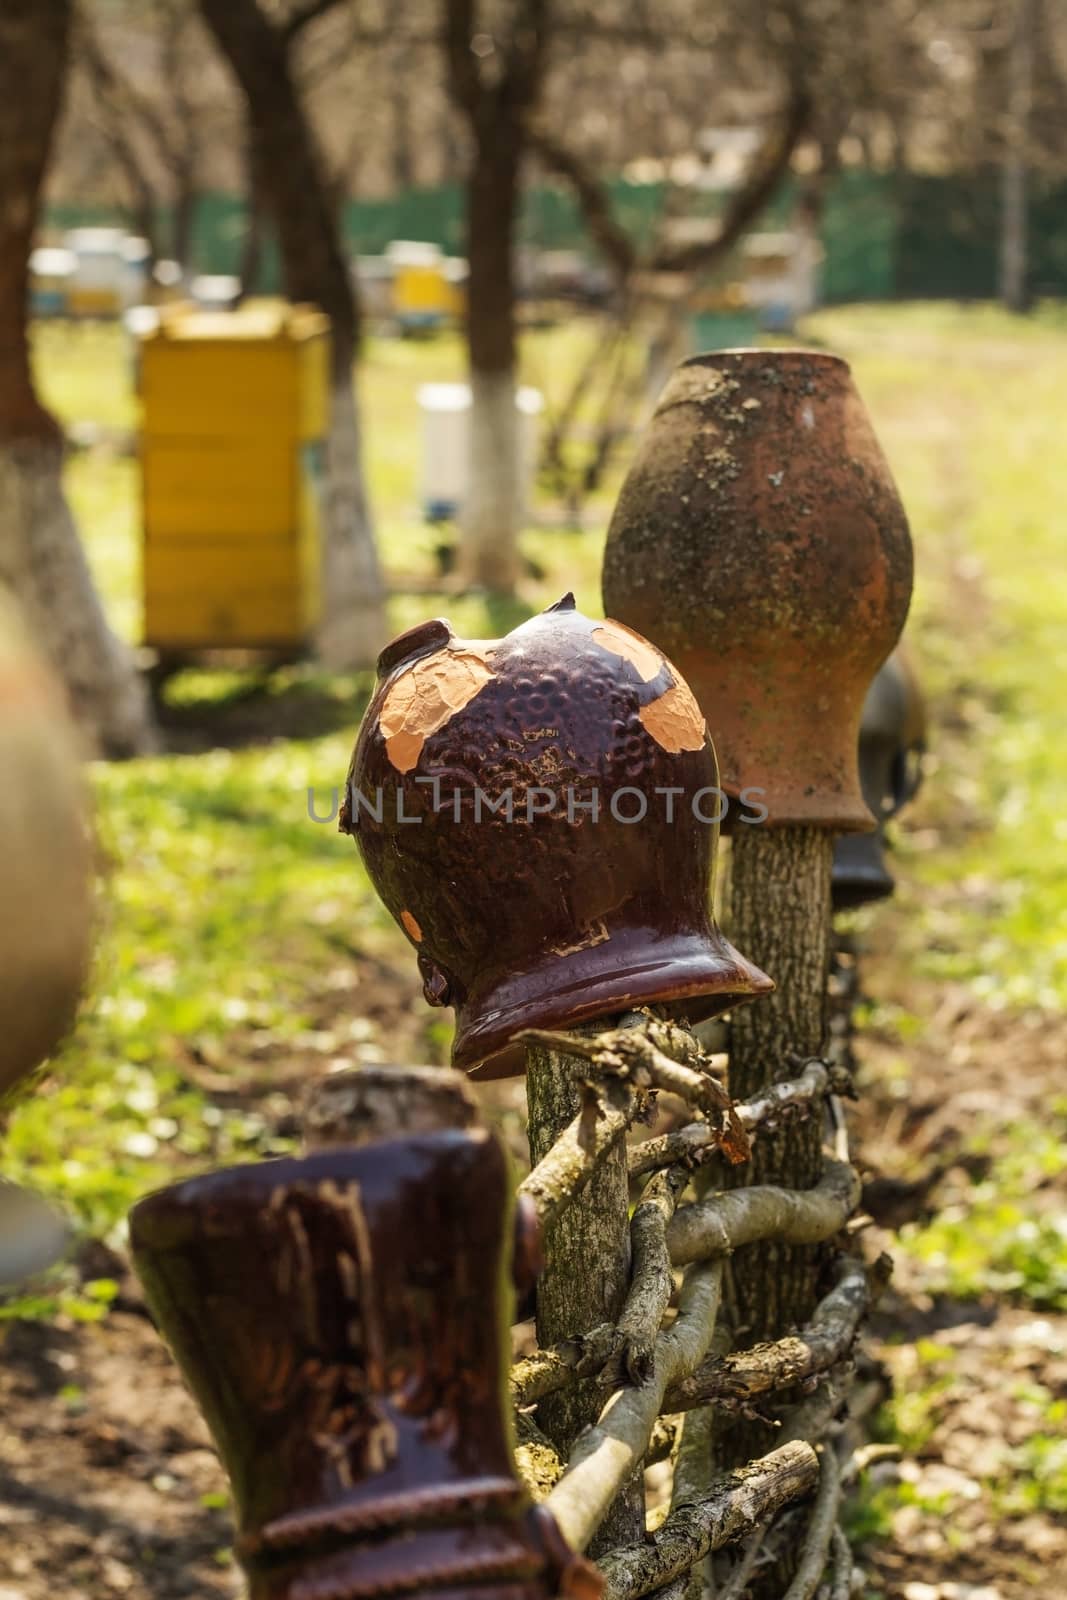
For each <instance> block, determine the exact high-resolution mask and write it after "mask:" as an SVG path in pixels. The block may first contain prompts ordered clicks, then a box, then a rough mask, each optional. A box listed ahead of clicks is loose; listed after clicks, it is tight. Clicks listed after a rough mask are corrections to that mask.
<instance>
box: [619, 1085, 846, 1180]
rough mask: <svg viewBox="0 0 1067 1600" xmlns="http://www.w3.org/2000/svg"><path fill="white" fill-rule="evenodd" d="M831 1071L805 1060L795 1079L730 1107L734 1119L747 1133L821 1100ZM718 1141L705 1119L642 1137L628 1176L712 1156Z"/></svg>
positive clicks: (633, 1152)
mask: <svg viewBox="0 0 1067 1600" xmlns="http://www.w3.org/2000/svg"><path fill="white" fill-rule="evenodd" d="M834 1079H835V1080H836V1081H837V1082H839V1083H842V1084H843V1083H844V1082H845V1081H847V1079H846V1077H845V1075H844V1074H841V1073H835V1074H834ZM831 1081H832V1079H831V1074H830V1071H829V1069H828V1068H827V1066H826V1064H825V1062H822V1061H809V1062H808V1063H807V1065H806V1066H805V1068H804V1071H803V1072H802V1073H801V1074H800V1076H799V1077H798V1078H791V1079H789V1080H788V1081H787V1082H785V1083H776V1084H773V1085H772V1086H771V1087H770V1088H768V1089H767V1090H766V1091H765V1092H764V1093H762V1094H759V1095H757V1096H756V1097H755V1098H754V1099H752V1100H744V1101H742V1102H741V1103H740V1104H739V1105H737V1106H735V1107H734V1110H735V1112H736V1113H737V1118H738V1121H739V1122H740V1124H741V1126H742V1128H743V1129H744V1130H745V1132H746V1133H747V1134H749V1136H750V1137H751V1136H753V1135H754V1134H755V1133H756V1131H757V1130H758V1129H759V1128H761V1127H765V1126H766V1125H767V1124H768V1123H771V1122H777V1121H778V1120H779V1119H780V1118H781V1117H783V1116H786V1115H788V1114H789V1113H790V1112H791V1111H792V1110H794V1109H795V1108H796V1107H798V1106H807V1105H810V1104H811V1103H812V1102H813V1101H816V1100H821V1099H822V1097H823V1096H824V1095H825V1094H826V1093H827V1091H828V1090H829V1088H830V1085H831ZM721 1142H722V1136H721V1133H720V1132H719V1130H718V1129H717V1128H716V1127H715V1126H713V1124H711V1123H709V1122H687V1123H685V1124H684V1125H683V1126H682V1127H681V1128H675V1129H674V1130H673V1132H671V1133H663V1134H660V1135H659V1137H658V1138H655V1139H646V1140H645V1141H644V1142H643V1143H642V1144H638V1145H634V1147H633V1148H632V1149H631V1151H630V1157H629V1161H630V1176H631V1178H635V1177H639V1176H640V1175H641V1174H642V1173H644V1172H655V1171H657V1170H658V1169H659V1168H661V1167H670V1166H673V1165H674V1164H675V1163H676V1162H679V1161H684V1162H688V1163H690V1164H693V1163H696V1162H699V1161H700V1160H701V1159H703V1158H706V1157H708V1156H709V1155H712V1154H714V1153H715V1151H717V1150H718V1149H719V1148H720V1146H721Z"/></svg>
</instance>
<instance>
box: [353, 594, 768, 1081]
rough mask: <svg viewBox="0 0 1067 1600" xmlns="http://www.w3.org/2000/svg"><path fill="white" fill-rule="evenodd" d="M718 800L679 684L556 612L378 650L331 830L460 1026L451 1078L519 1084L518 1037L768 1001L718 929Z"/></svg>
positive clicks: (424, 630) (667, 671)
mask: <svg viewBox="0 0 1067 1600" xmlns="http://www.w3.org/2000/svg"><path fill="white" fill-rule="evenodd" d="M716 783H717V770H716V765H715V754H714V751H713V748H712V746H711V743H710V741H709V739H708V737H707V733H706V728H705V723H704V718H703V716H702V714H701V712H700V710H699V707H698V706H697V704H696V702H695V701H694V699H693V696H692V694H691V693H690V691H689V689H688V687H687V685H686V683H685V681H684V680H683V678H682V677H681V676H680V674H679V673H678V672H677V671H676V669H675V668H674V667H673V666H671V664H670V663H669V662H668V661H666V660H665V658H664V657H663V655H662V654H661V653H660V652H659V650H657V649H655V648H654V647H653V646H651V645H650V644H648V642H647V641H646V640H644V639H642V638H640V637H638V636H637V635H636V634H634V633H632V632H631V631H630V630H629V629H628V628H625V627H620V626H619V625H618V624H617V623H613V622H610V621H608V622H597V621H594V620H592V619H591V618H589V617H585V616H583V615H582V614H581V613H580V612H578V611H576V610H575V609H574V602H573V599H572V598H571V597H570V596H568V597H567V598H566V599H565V600H564V601H561V602H560V604H559V605H558V606H554V607H552V608H550V610H548V611H546V612H544V613H542V614H541V615H540V616H536V617H533V618H532V619H531V620H530V621H529V622H526V623H523V624H522V626H521V627H518V628H515V629H514V630H513V631H512V632H511V633H509V634H508V635H507V636H506V637H505V638H503V639H498V640H489V641H485V640H475V641H468V640H462V639H458V638H456V636H455V635H454V634H453V632H452V630H451V628H450V627H449V625H448V624H447V623H446V622H440V621H438V622H429V623H426V624H424V625H423V626H422V627H420V628H415V629H413V630H411V632H410V633H408V634H406V635H402V636H401V637H400V638H399V639H398V640H395V641H394V642H393V644H392V645H390V646H389V647H388V648H387V649H386V650H385V652H383V655H382V658H381V661H380V663H379V684H378V688H377V691H376V693H375V695H374V698H373V699H372V701H371V704H370V707H369V709H368V711H367V715H366V717H365V719H364V722H363V725H362V728H361V730H360V734H359V738H358V740H357V743H356V748H355V753H354V755H353V759H352V765H351V768H350V771H349V779H348V788H347V791H346V800H345V805H344V808H343V810H342V818H341V826H342V828H343V829H345V830H346V831H348V832H350V833H352V834H353V835H354V836H355V839H356V842H357V844H358V846H359V849H360V852H361V854H362V856H363V860H364V862H365V864H366V867H367V871H368V873H369V875H370V878H371V881H372V883H373V884H374V886H375V888H376V889H377V891H378V893H379V894H380V895H381V897H382V899H383V900H384V902H385V904H386V906H387V907H388V909H389V910H390V912H391V913H392V915H393V916H394V917H395V919H396V920H397V922H398V923H399V924H400V925H401V927H402V928H403V929H404V931H405V932H406V934H407V936H408V938H409V940H410V941H411V943H412V945H413V946H414V948H415V950H416V951H417V953H418V961H419V967H420V970H421V972H422V974H423V979H424V992H425V994H426V998H427V999H428V1000H429V1001H430V1003H431V1004H438V1005H454V1006H455V1007H456V1013H457V1016H456V1022H457V1028H456V1040H455V1046H454V1050H453V1062H454V1064H455V1065H456V1066H457V1067H462V1068H465V1069H467V1070H471V1071H473V1072H475V1073H476V1074H478V1075H483V1076H498V1075H501V1074H504V1073H509V1072H516V1071H521V1070H522V1065H523V1053H522V1049H521V1047H520V1046H518V1045H516V1044H515V1042H514V1040H515V1035H516V1034H517V1033H518V1032H519V1030H520V1029H522V1028H526V1027H541V1028H545V1027H566V1026H568V1025H571V1024H573V1023H576V1022H579V1021H582V1020H585V1019H589V1018H595V1017H600V1016H607V1015H610V1014H612V1013H614V1012H618V1011H625V1010H627V1009H629V1008H630V1007H631V1006H634V1005H640V1004H650V1003H655V1002H664V1003H666V1002H670V1003H672V1004H674V1005H675V1006H676V1007H677V1009H678V1010H679V1011H680V1012H682V1013H684V1014H686V1015H688V1016H690V1017H691V1018H693V1019H697V1018H700V1017H706V1016H710V1015H714V1014H716V1013H717V1012H719V1011H721V1010H724V1009H726V1008H728V1007H729V1006H731V1005H734V1004H737V1003H738V1002H739V1001H741V1000H744V999H748V998H750V997H751V996H754V995H756V994H759V993H761V992H764V991H766V990H768V989H770V988H771V987H772V985H771V983H770V980H769V979H767V978H766V977H765V976H764V974H762V973H760V972H759V971H757V970H756V969H755V968H753V967H752V966H750V965H749V963H747V962H746V961H745V960H744V958H743V957H741V956H740V955H738V953H737V951H735V950H734V949H733V948H732V947H731V946H730V945H729V944H728V943H727V942H726V941H725V940H724V939H723V937H722V935H721V933H720V932H719V930H718V929H717V928H716V927H715V925H714V922H713V921H712V919H711V914H710V909H709V905H710V894H711V879H712V869H713V862H714V852H715V845H716V838H717V831H718V830H717V823H716V820H715V819H716V817H717V815H718V812H719V810H720V799H719V796H718V795H717V793H716V792H715V786H716Z"/></svg>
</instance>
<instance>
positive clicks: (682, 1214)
mask: <svg viewBox="0 0 1067 1600" xmlns="http://www.w3.org/2000/svg"><path fill="white" fill-rule="evenodd" d="M859 1196H860V1180H859V1177H858V1175H857V1174H856V1173H855V1172H854V1171H853V1169H852V1168H851V1167H847V1166H845V1165H844V1164H843V1163H841V1162H839V1161H828V1162H827V1163H826V1166H825V1167H824V1169H823V1176H822V1178H821V1179H820V1180H819V1182H818V1183H817V1184H816V1185H815V1187H814V1188H813V1189H774V1188H771V1187H770V1186H763V1185H757V1186H754V1187H753V1188H751V1189H732V1190H727V1191H725V1192H724V1193H722V1194H717V1195H714V1196H712V1198H711V1199H709V1200H702V1201H699V1202H698V1203H697V1204H696V1205H691V1206H683V1207H682V1208H681V1210H679V1211H676V1212H675V1214H674V1217H673V1219H672V1221H671V1223H670V1226H669V1227H668V1229H667V1244H668V1246H669V1247H670V1252H671V1260H672V1261H673V1262H674V1264H675V1266H684V1265H686V1263H688V1262H690V1261H706V1260H708V1259H710V1258H712V1257H715V1256H723V1255H731V1254H732V1253H733V1251H735V1250H736V1249H737V1248H738V1247H739V1246H740V1245H743V1244H752V1243H754V1242H755V1241H756V1240H757V1239H770V1238H774V1239H776V1240H779V1241H780V1242H781V1243H783V1244H819V1243H820V1242H821V1241H822V1240H824V1239H830V1238H832V1237H833V1235H834V1234H835V1233H837V1232H838V1231H839V1230H840V1229H841V1228H843V1227H844V1225H845V1223H846V1222H847V1221H848V1218H849V1216H850V1215H851V1213H852V1211H853V1210H854V1209H855V1207H856V1204H857V1202H858V1200H859Z"/></svg>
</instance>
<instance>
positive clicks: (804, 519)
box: [604, 350, 912, 832]
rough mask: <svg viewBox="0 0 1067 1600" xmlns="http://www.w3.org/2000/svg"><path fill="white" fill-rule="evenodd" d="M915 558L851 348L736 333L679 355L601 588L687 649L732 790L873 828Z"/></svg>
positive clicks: (785, 808)
mask: <svg viewBox="0 0 1067 1600" xmlns="http://www.w3.org/2000/svg"><path fill="white" fill-rule="evenodd" d="M911 572H912V557H911V540H910V537H909V534H908V524H907V519H906V517H905V515H904V510H903V508H902V506H901V504H900V500H899V497H898V495H897V492H896V489H895V487H894V484H893V479H892V476H891V474H890V471H889V468H888V466H887V465H886V461H885V458H884V456H883V455H882V452H881V449H880V448H879V445H878V441H877V440H876V438H875V436H874V433H873V431H872V429H871V425H870V422H869V420H868V417H867V413H866V411H865V409H864V406H863V403H862V401H861V400H860V398H859V395H858V394H857V392H856V390H855V387H854V386H853V383H852V378H851V375H850V372H849V368H848V364H847V363H846V362H844V361H842V360H840V359H838V358H837V357H836V356H830V355H823V354H820V353H818V352H814V351H808V350H722V351H716V352H714V353H712V354H710V355H701V356H695V357H693V358H692V360H690V361H686V362H684V363H683V364H682V365H681V366H680V367H679V368H678V369H677V371H676V372H675V373H674V375H673V377H672V378H671V380H670V382H669V383H668V384H667V387H666V389H665V390H664V393H663V396H662V398H661V400H660V403H659V405H658V407H657V410H656V413H655V416H654V417H653V419H652V422H651V424H650V425H649V427H648V429H647V431H646V433H645V435H644V438H643V440H642V442H641V445H640V447H639V449H638V452H637V457H636V459H635V461H634V464H633V466H632V467H631V469H630V472H629V475H628V477H627V478H626V481H625V483H624V484H623V487H622V491H621V493H620V495H619V500H618V504H617V506H616V508H615V514H614V516H613V518H612V521H611V527H610V529H609V532H608V541H607V548H606V551H605V556H604V605H605V608H606V609H607V610H608V611H609V612H610V613H611V614H612V615H613V616H616V617H619V618H620V619H621V620H622V621H624V622H626V623H628V624H629V625H630V626H631V627H633V628H637V629H639V630H640V631H641V632H642V633H644V634H647V635H648V636H649V638H652V639H655V641H656V643H657V644H659V645H660V646H661V647H662V648H663V649H664V650H665V651H666V652H667V653H668V654H669V655H670V657H671V659H672V661H676V662H677V663H678V666H679V668H680V670H681V671H682V672H683V673H684V674H685V676H686V678H687V679H688V681H689V683H690V684H691V685H692V687H693V691H694V693H695V694H696V696H697V699H698V700H699V702H700V705H701V708H702V709H703V711H704V714H705V716H706V717H707V719H708V722H709V725H710V726H711V727H712V729H713V730H714V734H715V744H716V749H717V751H718V755H719V765H720V770H721V772H722V785H723V788H724V789H725V790H726V791H727V793H728V794H730V795H731V796H741V795H742V793H743V792H744V791H750V792H753V793H755V792H758V793H759V794H760V797H761V800H762V803H763V804H764V805H766V807H767V809H768V813H769V815H768V818H767V821H768V823H769V824H770V825H772V826H773V825H775V824H795V825H805V824H809V825H813V826H816V827H826V828H832V829H833V830H835V831H837V832H852V831H860V832H863V831H866V830H869V829H870V828H871V827H873V825H874V819H873V817H872V816H871V813H870V810H869V808H868V806H867V804H866V802H865V801H864V798H863V793H862V790H861V787H860V779H859V772H858V769H857V760H856V751H857V743H858V737H859V726H860V716H861V713H862V710H863V703H864V698H865V696H866V694H867V690H868V688H869V687H870V684H871V681H872V679H873V678H874V675H875V673H876V672H877V670H878V668H879V667H880V666H881V664H882V662H883V661H884V660H885V659H886V657H887V656H888V654H889V652H890V651H891V650H892V648H893V646H894V644H895V643H896V641H897V638H898V637H899V635H900V631H901V628H902V627H903V625H904V619H905V617H906V615H907V610H908V600H909V597H910V594H911ZM753 803H755V802H754V801H753ZM736 815H737V813H736V812H731V813H730V814H729V815H728V823H730V824H732V823H733V821H734V820H735V819H736Z"/></svg>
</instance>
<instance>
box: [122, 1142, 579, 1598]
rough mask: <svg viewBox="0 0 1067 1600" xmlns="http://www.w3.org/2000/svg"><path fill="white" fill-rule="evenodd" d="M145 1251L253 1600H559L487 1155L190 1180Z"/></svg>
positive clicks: (491, 1158) (393, 1150)
mask: <svg viewBox="0 0 1067 1600" xmlns="http://www.w3.org/2000/svg"><path fill="white" fill-rule="evenodd" d="M131 1241H132V1245H133V1251H134V1257H135V1260H136V1263H137V1267H138V1271H139V1272H140V1275H141V1278H142V1281H143V1283H144V1287H145V1293H146V1296H147V1298H148V1301H149V1304H150V1305H151V1307H152V1310H153V1312H154V1314H155V1316H156V1318H157V1320H158V1322H159V1326H160V1328H161V1331H162V1332H163V1334H164V1337H165V1338H166V1339H167V1341H168V1343H169V1344H170V1346H171V1349H172V1350H173V1352H174V1355H175V1357H176V1359H177V1361H178V1364H179V1366H180V1367H181V1368H182V1371H183V1373H184V1374H185V1377H186V1379H187V1381H188V1382H189V1384H190V1387H191V1388H192V1390H193V1393H194V1394H195V1396H196V1398H197V1400H198V1401H199V1403H200V1405H201V1408H202V1409H203V1412H204V1415H205V1417H206V1419H207V1422H208V1425H209V1427H210V1429H211V1432H212V1434H213V1436H214V1438H215V1442H216V1444H217V1445H218V1448H219V1452H220V1454H221V1456H222V1460H223V1463H224V1465H225V1467H226V1471H227V1473H228V1475H229V1477H230V1481H231V1484H232V1486H233V1499H234V1510H235V1516H236V1521H237V1552H238V1555H239V1557H240V1559H241V1561H242V1564H243V1565H244V1566H245V1568H246V1570H247V1572H248V1575H249V1581H250V1593H251V1596H252V1600H305V1597H307V1596H315V1597H318V1600H342V1597H352V1596H359V1595H368V1596H369V1595H378V1594H386V1593H396V1594H401V1593H407V1592H412V1591H414V1590H416V1589H417V1590H419V1591H420V1592H425V1593H429V1592H440V1591H444V1590H456V1591H458V1592H467V1590H468V1589H470V1588H472V1587H475V1586H476V1587H477V1589H478V1592H479V1593H482V1592H483V1590H484V1591H486V1592H488V1593H492V1594H496V1593H497V1588H496V1587H495V1586H499V1589H500V1591H501V1592H503V1593H507V1594H515V1595H516V1597H518V1596H523V1597H527V1596H529V1597H531V1600H532V1597H537V1596H541V1595H546V1594H551V1593H555V1592H556V1584H557V1580H558V1578H559V1573H558V1571H557V1570H555V1568H554V1567H553V1563H554V1562H556V1557H555V1556H550V1555H549V1554H548V1553H547V1551H546V1547H545V1535H544V1528H543V1527H542V1526H541V1524H540V1523H538V1522H537V1521H536V1519H533V1520H531V1517H530V1514H529V1512H530V1508H529V1505H528V1501H527V1496H526V1493H525V1490H524V1488H523V1486H522V1484H521V1483H520V1481H519V1479H518V1477H517V1475H516V1473H515V1470H514V1465H513V1458H512V1448H511V1438H510V1432H509V1426H510V1424H509V1415H510V1413H509V1409H508V1402H507V1396H506V1379H507V1372H508V1363H509V1359H510V1345H509V1326H510V1322H511V1317H512V1310H513V1289H512V1283H511V1267H512V1261H513V1257H514V1233H513V1225H512V1207H511V1179H510V1173H509V1168H508V1162H507V1158H506V1156H505V1153H504V1151H503V1149H502V1147H501V1146H500V1144H499V1142H498V1141H497V1140H496V1138H495V1137H494V1136H493V1135H491V1134H488V1133H486V1132H484V1131H482V1130H467V1131H457V1130H447V1131H443V1132H438V1133H432V1134H422V1135H420V1136H418V1137H416V1138H407V1139H389V1140H384V1141H380V1142H378V1143H373V1144H368V1145H364V1146H362V1147H360V1148H358V1149H347V1150H346V1149H343V1148H340V1147H336V1148H330V1149H327V1150H323V1151H321V1152H318V1153H316V1154H313V1155H310V1156H307V1157H304V1158H302V1159H294V1160H282V1161H269V1162H263V1163H260V1164H258V1165H253V1166H247V1167H240V1168H235V1169H231V1170H229V1171H225V1172H220V1173H216V1174H214V1175H212V1176H210V1177H206V1178H199V1179H194V1180H192V1181H191V1182H188V1183H185V1184H181V1185H178V1186H177V1187H175V1188H173V1189H168V1190H163V1191H161V1192H159V1193H158V1194H155V1195H152V1196H150V1197H149V1198H148V1199H147V1200H144V1201H142V1202H141V1203H140V1205H138V1206H137V1207H135V1209H134V1211H133V1213H132V1215H131ZM556 1565H557V1566H558V1562H557V1563H556Z"/></svg>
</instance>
